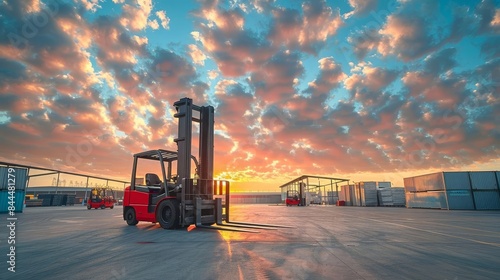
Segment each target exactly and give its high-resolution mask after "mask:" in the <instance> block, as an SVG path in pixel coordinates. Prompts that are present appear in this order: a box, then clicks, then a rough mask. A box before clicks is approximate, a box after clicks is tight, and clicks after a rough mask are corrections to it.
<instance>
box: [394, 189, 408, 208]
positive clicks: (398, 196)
mask: <svg viewBox="0 0 500 280" xmlns="http://www.w3.org/2000/svg"><path fill="white" fill-rule="evenodd" d="M391 193H392V202H393V205H394V206H406V197H405V189H404V188H391Z"/></svg>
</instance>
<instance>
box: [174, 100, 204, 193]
mask: <svg viewBox="0 0 500 280" xmlns="http://www.w3.org/2000/svg"><path fill="white" fill-rule="evenodd" d="M174 106H175V109H176V111H177V113H176V114H175V115H174V117H175V118H177V119H179V122H178V133H177V137H178V138H176V139H174V142H176V143H177V153H178V161H177V175H178V176H179V177H178V178H179V182H182V180H183V179H189V178H191V162H190V160H191V155H192V152H191V147H192V146H191V144H192V143H191V142H192V135H193V131H192V130H193V122H197V123H199V126H200V133H199V156H198V159H199V166H200V167H199V169H200V170H197V174H198V176H199V178H200V179H206V180H212V179H213V172H214V107H212V106H196V105H194V104H193V100H192V99H190V98H182V99H181V100H179V101H177V102H175V103H174ZM210 192H211V191H210Z"/></svg>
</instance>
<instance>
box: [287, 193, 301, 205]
mask: <svg viewBox="0 0 500 280" xmlns="http://www.w3.org/2000/svg"><path fill="white" fill-rule="evenodd" d="M285 204H286V206H293V205H297V206H299V204H300V199H299V192H298V191H296V190H290V191H287V192H286V199H285Z"/></svg>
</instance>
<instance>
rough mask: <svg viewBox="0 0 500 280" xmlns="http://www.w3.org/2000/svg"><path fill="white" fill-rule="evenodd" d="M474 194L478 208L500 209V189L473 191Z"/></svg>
mask: <svg viewBox="0 0 500 280" xmlns="http://www.w3.org/2000/svg"><path fill="white" fill-rule="evenodd" d="M473 196H474V203H475V205H476V209H477V210H500V192H499V191H497V190H488V191H473Z"/></svg>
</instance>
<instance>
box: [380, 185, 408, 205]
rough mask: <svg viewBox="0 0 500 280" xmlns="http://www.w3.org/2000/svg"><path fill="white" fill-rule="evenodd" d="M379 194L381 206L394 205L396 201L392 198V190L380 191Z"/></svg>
mask: <svg viewBox="0 0 500 280" xmlns="http://www.w3.org/2000/svg"><path fill="white" fill-rule="evenodd" d="M377 194H378V201H379V205H380V206H392V205H394V201H393V198H392V188H384V189H378V190H377ZM403 196H404V190H403Z"/></svg>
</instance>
